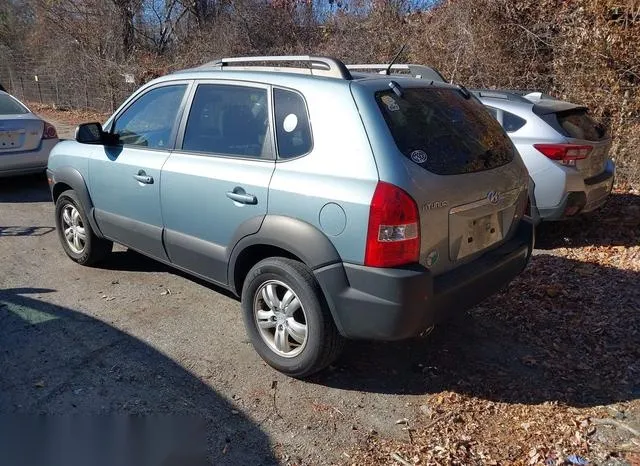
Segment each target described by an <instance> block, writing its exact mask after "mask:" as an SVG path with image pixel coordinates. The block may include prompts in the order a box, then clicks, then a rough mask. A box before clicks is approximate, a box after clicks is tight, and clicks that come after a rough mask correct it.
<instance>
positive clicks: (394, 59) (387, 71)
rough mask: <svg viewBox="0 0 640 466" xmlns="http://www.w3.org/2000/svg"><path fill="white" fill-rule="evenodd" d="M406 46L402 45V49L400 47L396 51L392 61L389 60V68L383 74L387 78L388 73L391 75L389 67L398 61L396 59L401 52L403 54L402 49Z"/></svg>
mask: <svg viewBox="0 0 640 466" xmlns="http://www.w3.org/2000/svg"><path fill="white" fill-rule="evenodd" d="M406 46H407V44H402V47H400V50H398V53H396V56H395V57H393V60H391V63H389V66H388V67H387V69H386V70H385V71H384V74H386V75H387V76H389V73H391V67H392V66H393V64H394V63H395V62H396V60H397V59H398V57H399V56H400V54H401V53H402V52H404V48H405V47H406Z"/></svg>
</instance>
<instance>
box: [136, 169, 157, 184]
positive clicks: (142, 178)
mask: <svg viewBox="0 0 640 466" xmlns="http://www.w3.org/2000/svg"><path fill="white" fill-rule="evenodd" d="M133 177H134V178H135V179H136V180H137V181H139V182H140V183H144V184H153V176H148V175H147V174H146V173H145V171H144V170H140V171H139V172H138V174H137V175H133Z"/></svg>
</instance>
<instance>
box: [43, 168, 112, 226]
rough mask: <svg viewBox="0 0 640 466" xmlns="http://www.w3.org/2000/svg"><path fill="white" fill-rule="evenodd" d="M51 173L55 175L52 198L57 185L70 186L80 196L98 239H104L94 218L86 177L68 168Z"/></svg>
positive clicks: (57, 169)
mask: <svg viewBox="0 0 640 466" xmlns="http://www.w3.org/2000/svg"><path fill="white" fill-rule="evenodd" d="M51 173H52V174H53V180H54V183H53V186H52V187H51V194H52V196H53V193H54V192H55V189H56V185H58V184H66V185H67V186H70V187H71V189H73V190H74V192H75V193H76V195H77V196H78V199H79V200H80V204H81V206H82V209H83V210H84V211H85V213H86V214H87V218H88V219H89V224H90V225H91V229H92V230H93V231H94V233H95V234H96V235H97V236H98V237H101V238H102V236H103V235H102V232H101V231H100V228H99V227H98V224H97V223H96V220H95V218H94V216H93V201H92V200H91V195H90V194H89V188H87V184H86V182H85V180H84V177H83V176H82V173H80V172H79V171H78V170H77V169H75V168H73V167H68V166H66V167H60V168H56V169H54V170H51ZM54 202H55V199H54Z"/></svg>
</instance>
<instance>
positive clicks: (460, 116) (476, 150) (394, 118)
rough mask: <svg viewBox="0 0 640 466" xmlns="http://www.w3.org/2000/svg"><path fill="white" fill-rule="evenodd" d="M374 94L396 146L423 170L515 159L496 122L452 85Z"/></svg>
mask: <svg viewBox="0 0 640 466" xmlns="http://www.w3.org/2000/svg"><path fill="white" fill-rule="evenodd" d="M375 98H376V101H377V103H378V106H379V108H380V111H381V112H382V115H383V116H384V119H385V121H386V122H387V125H388V126H389V129H390V130H391V134H392V135H393V138H394V140H395V142H396V145H397V146H398V149H399V150H400V152H402V153H403V154H404V155H405V157H407V158H409V159H410V160H412V161H413V162H415V163H416V164H418V165H420V166H421V167H423V168H425V169H426V170H429V171H431V172H433V173H437V174H439V175H452V174H458V173H470V172H477V171H482V170H489V169H491V168H495V167H499V166H501V165H504V164H507V163H509V162H510V161H511V160H513V156H514V147H513V144H512V143H511V141H510V139H509V137H508V136H507V135H506V134H505V132H504V130H503V129H502V128H501V127H500V123H498V121H496V119H495V118H494V117H493V116H491V113H489V112H487V110H486V108H485V107H484V106H483V105H482V104H481V103H480V102H479V101H478V100H476V99H472V98H469V99H466V98H465V97H464V96H463V95H462V93H461V92H460V91H458V90H456V89H438V88H423V87H420V88H408V89H403V94H402V97H399V96H397V95H396V94H395V93H394V92H393V91H391V90H388V91H387V90H385V91H379V92H376V94H375Z"/></svg>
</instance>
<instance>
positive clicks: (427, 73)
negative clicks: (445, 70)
mask: <svg viewBox="0 0 640 466" xmlns="http://www.w3.org/2000/svg"><path fill="white" fill-rule="evenodd" d="M388 68H389V64H388V63H387V64H386V65H385V64H384V63H375V64H373V63H367V64H358V65H347V69H348V70H351V71H377V72H379V73H380V74H384V73H385V71H386V70H387V69H388ZM391 71H408V74H410V75H411V76H413V77H414V78H418V79H432V80H434V81H443V82H445V79H444V78H443V77H442V75H441V74H440V73H439V72H438V70H436V69H434V68H431V67H430V66H425V65H415V64H413V63H398V64H393V65H391Z"/></svg>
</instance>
